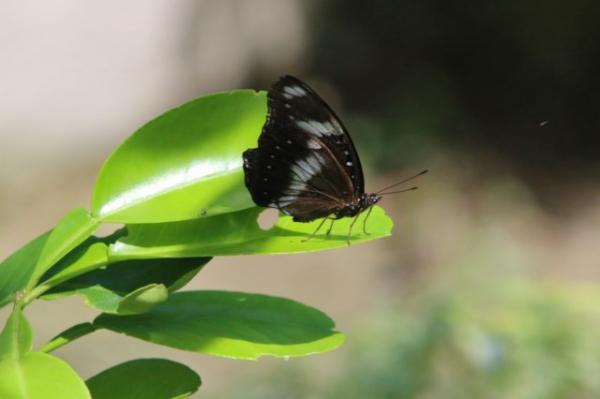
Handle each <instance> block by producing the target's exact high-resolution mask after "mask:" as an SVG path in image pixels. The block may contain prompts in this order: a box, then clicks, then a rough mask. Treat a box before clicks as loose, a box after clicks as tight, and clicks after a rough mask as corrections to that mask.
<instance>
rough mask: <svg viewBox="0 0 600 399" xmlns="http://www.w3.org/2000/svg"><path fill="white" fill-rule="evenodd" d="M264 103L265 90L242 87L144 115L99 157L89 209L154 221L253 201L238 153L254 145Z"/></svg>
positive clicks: (120, 218)
mask: <svg viewBox="0 0 600 399" xmlns="http://www.w3.org/2000/svg"><path fill="white" fill-rule="evenodd" d="M266 109H267V105H266V96H265V94H264V93H257V92H255V91H252V90H240V91H233V92H230V93H220V94H214V95H209V96H206V97H202V98H199V99H196V100H193V101H190V102H188V103H186V104H183V105H182V106H180V107H178V108H175V109H173V110H171V111H168V112H167V113H165V114H163V115H162V116H160V117H158V118H156V119H155V120H153V121H151V122H149V123H148V124H146V125H145V126H143V127H142V128H141V129H139V130H138V131H137V132H136V133H134V134H133V135H132V136H131V137H129V139H127V140H126V141H125V142H124V143H123V144H122V145H121V146H120V147H119V148H117V150H116V151H115V152H114V153H113V154H112V155H111V156H110V158H109V159H108V160H107V161H106V163H105V164H104V166H103V168H102V170H101V171H100V175H99V177H98V180H97V183H96V187H95V191H94V195H93V205H92V212H93V214H94V215H95V216H97V217H99V218H101V219H103V220H105V221H113V222H121V223H155V222H165V221H177V220H188V219H193V218H196V217H199V216H200V215H216V214H220V213H226V212H233V211H237V210H240V209H245V208H249V207H252V206H253V203H252V200H251V198H250V196H249V194H248V192H247V191H246V188H245V186H244V183H243V170H242V152H244V150H246V149H247V148H250V147H254V146H256V141H257V138H258V135H259V133H260V131H261V128H262V125H263V124H264V122H265V118H266Z"/></svg>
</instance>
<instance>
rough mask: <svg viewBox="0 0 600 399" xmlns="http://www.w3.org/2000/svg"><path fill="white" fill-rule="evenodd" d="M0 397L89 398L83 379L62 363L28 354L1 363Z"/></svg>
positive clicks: (45, 356) (38, 354) (50, 357)
mask: <svg viewBox="0 0 600 399" xmlns="http://www.w3.org/2000/svg"><path fill="white" fill-rule="evenodd" d="M0 398H6V399H90V398H91V396H90V394H89V392H88V390H87V387H86V385H85V383H84V382H83V380H82V379H81V378H79V376H78V375H77V373H75V371H74V370H73V369H72V368H71V367H70V366H69V365H68V364H67V363H65V362H64V361H62V360H60V359H58V358H56V357H54V356H50V355H47V354H45V353H38V352H29V353H26V354H25V355H23V356H22V357H21V358H19V359H13V358H7V359H4V360H2V361H0Z"/></svg>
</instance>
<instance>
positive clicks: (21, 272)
mask: <svg viewBox="0 0 600 399" xmlns="http://www.w3.org/2000/svg"><path fill="white" fill-rule="evenodd" d="M49 236H50V232H47V233H45V234H42V235H41V236H39V237H37V238H36V239H35V240H33V241H30V242H29V243H27V244H26V245H25V246H23V247H21V248H20V249H19V250H17V251H16V252H14V253H13V254H12V255H10V256H9V257H8V258H6V259H5V260H4V261H3V262H2V263H0V306H4V305H6V304H7V303H9V302H11V301H12V300H13V299H14V297H15V294H16V293H17V291H20V290H22V289H24V288H25V286H26V285H27V283H28V282H29V280H30V279H31V276H32V274H33V269H34V268H35V265H36V264H37V261H38V259H39V257H40V254H41V253H42V249H44V245H46V241H47V240H48V237H49Z"/></svg>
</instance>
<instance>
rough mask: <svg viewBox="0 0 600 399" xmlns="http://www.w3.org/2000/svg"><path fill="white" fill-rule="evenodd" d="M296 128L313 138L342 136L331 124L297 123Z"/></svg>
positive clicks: (316, 122)
mask: <svg viewBox="0 0 600 399" xmlns="http://www.w3.org/2000/svg"><path fill="white" fill-rule="evenodd" d="M296 126H298V127H299V128H300V129H302V130H304V131H305V132H307V133H309V134H312V135H313V136H317V137H322V136H331V135H336V136H337V135H339V134H342V131H341V130H336V129H335V128H334V125H333V124H332V123H331V122H319V121H314V120H313V121H298V122H296Z"/></svg>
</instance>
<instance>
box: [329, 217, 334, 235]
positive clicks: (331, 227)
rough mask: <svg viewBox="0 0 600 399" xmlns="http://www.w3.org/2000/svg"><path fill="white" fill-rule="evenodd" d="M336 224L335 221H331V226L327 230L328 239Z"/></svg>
mask: <svg viewBox="0 0 600 399" xmlns="http://www.w3.org/2000/svg"><path fill="white" fill-rule="evenodd" d="M334 222H335V219H331V224H330V225H329V229H327V237H329V235H330V234H331V229H333V223H334Z"/></svg>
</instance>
